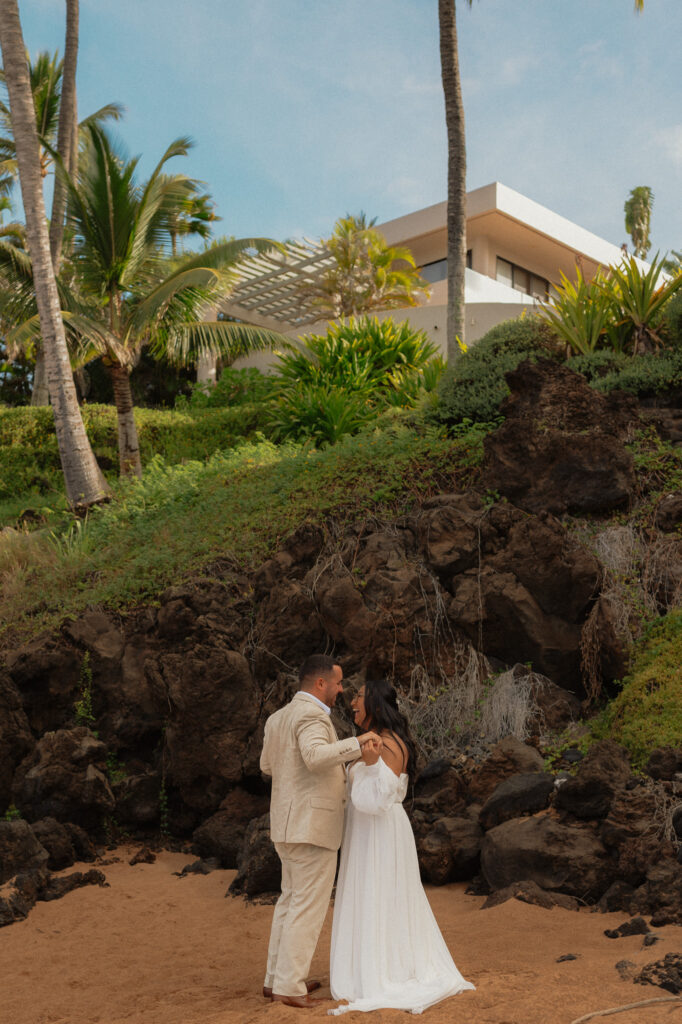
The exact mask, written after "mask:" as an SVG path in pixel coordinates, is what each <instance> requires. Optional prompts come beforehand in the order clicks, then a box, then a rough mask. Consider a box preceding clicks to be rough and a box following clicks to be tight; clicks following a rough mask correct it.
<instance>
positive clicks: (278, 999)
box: [271, 992, 329, 1010]
mask: <svg viewBox="0 0 682 1024" xmlns="http://www.w3.org/2000/svg"><path fill="white" fill-rule="evenodd" d="M271 998H272V1002H273V1003H284V1005H285V1006H300V1007H303V1008H304V1009H306V1010H314V1009H315V1007H316V1006H319V1005H320V1003H327V1002H329V1000H328V999H313V998H312V996H278V995H275V993H274V992H273V993H272V996H271Z"/></svg>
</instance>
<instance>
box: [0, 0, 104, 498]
mask: <svg viewBox="0 0 682 1024" xmlns="http://www.w3.org/2000/svg"><path fill="white" fill-rule="evenodd" d="M0 47H1V48H2V58H3V65H4V73H5V79H6V83H7V90H8V93H9V104H10V111H11V119H12V132H13V137H14V144H15V148H16V160H17V166H18V172H19V182H20V186H21V196H22V200H23V204H24V212H25V214H26V236H27V240H28V248H29V252H30V254H31V260H32V267H33V274H34V277H35V295H36V302H37V305H38V313H39V317H40V331H41V334H42V337H43V342H44V345H45V353H46V359H47V373H48V381H49V386H50V397H51V399H52V405H53V409H54V419H55V429H56V434H57V443H58V445H59V454H60V457H61V462H62V468H63V470H64V479H65V483H66V493H67V497H68V500H69V502H70V504H71V506H72V507H74V508H83V507H85V508H87V507H88V506H90V505H92V504H94V503H95V502H98V501H102V500H103V499H104V498H105V497H106V496H107V494H108V488H107V485H106V482H105V480H104V477H103V476H102V473H101V471H100V468H99V466H98V465H97V462H96V460H95V456H94V455H93V452H92V448H91V447H90V442H89V441H88V438H87V435H86V433H85V427H84V426H83V420H82V419H81V414H80V409H79V407H78V400H77V397H76V388H75V385H74V382H73V375H72V373H71V365H70V362H69V354H68V351H67V347H66V339H65V336H64V326H63V323H62V318H61V313H60V308H59V305H60V304H59V296H58V293H57V286H56V281H55V276H54V271H53V268H52V260H51V258H50V245H49V239H48V233H47V219H46V216H45V203H44V200H43V188H42V177H41V166H40V144H39V140H38V132H37V128H36V110H35V106H34V104H33V94H32V91H31V80H30V77H29V70H28V65H27V62H26V48H25V46H24V39H23V34H22V31H21V21H20V19H19V9H18V6H17V0H4V2H3V3H2V4H0Z"/></svg>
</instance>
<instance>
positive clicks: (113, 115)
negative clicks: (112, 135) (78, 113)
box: [78, 103, 126, 130]
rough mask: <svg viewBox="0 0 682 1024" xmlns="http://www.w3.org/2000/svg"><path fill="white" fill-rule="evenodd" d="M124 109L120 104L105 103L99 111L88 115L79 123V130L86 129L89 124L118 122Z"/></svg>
mask: <svg viewBox="0 0 682 1024" xmlns="http://www.w3.org/2000/svg"><path fill="white" fill-rule="evenodd" d="M125 110H126V108H125V107H124V106H123V104H122V103H105V104H104V106H103V107H100V108H99V110H95V111H94V113H92V114H88V116H87V117H84V118H83V120H82V121H81V122H80V123H79V125H78V128H79V130H80V129H82V128H87V127H88V126H89V125H91V124H102V122H103V121H120V120H121V118H122V117H123V115H124V114H125Z"/></svg>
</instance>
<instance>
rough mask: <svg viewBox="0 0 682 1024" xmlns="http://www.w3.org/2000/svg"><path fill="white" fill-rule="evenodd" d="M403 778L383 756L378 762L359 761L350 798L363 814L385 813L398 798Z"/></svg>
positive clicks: (354, 768)
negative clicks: (391, 767) (401, 778)
mask: <svg viewBox="0 0 682 1024" xmlns="http://www.w3.org/2000/svg"><path fill="white" fill-rule="evenodd" d="M401 785H402V784H401V780H400V778H399V777H398V776H397V775H396V774H395V772H393V771H391V769H390V768H389V767H388V765H387V764H386V762H385V761H382V760H381V758H379V760H378V761H377V763H376V764H369V765H367V764H363V762H362V761H359V762H358V763H357V764H356V765H355V766H354V767H353V784H352V786H351V791H350V798H351V801H352V803H353V806H354V807H356V808H357V810H358V811H362V813H363V814H385V813H386V811H388V810H390V808H391V807H392V806H393V804H394V803H395V802H396V799H397V798H398V793H399V791H400V789H401Z"/></svg>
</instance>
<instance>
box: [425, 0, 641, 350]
mask: <svg viewBox="0 0 682 1024" xmlns="http://www.w3.org/2000/svg"><path fill="white" fill-rule="evenodd" d="M455 2H456V0H438V25H439V30H440V66H441V77H442V80H443V94H444V97H445V125H446V129H447V136H448V217H447V224H448V321H447V335H448V337H447V358H448V361H449V362H451V361H452V360H453V359H454V358H455V357H456V356H457V355H458V354H459V352H460V349H461V346H460V344H459V343H458V339H459V341H461V343H462V345H463V344H464V340H465V339H464V322H465V309H464V277H465V269H466V133H465V125H464V104H463V103H462V86H461V82H460V75H459V54H458V51H457V16H456V9H455ZM465 2H466V3H468V5H469V7H471V6H472V3H473V0H465ZM643 10H644V0H635V11H643Z"/></svg>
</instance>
